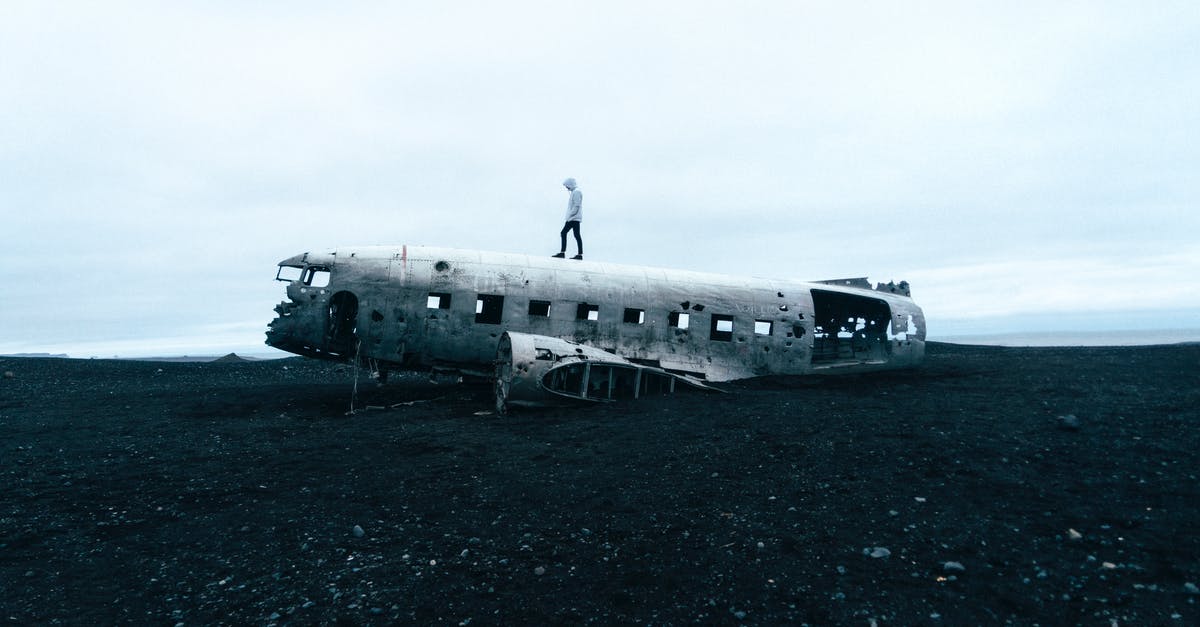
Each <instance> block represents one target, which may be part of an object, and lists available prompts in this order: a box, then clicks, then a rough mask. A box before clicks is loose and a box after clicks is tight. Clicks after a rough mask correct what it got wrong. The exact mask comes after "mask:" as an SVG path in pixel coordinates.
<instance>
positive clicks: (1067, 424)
mask: <svg viewBox="0 0 1200 627" xmlns="http://www.w3.org/2000/svg"><path fill="white" fill-rule="evenodd" d="M1057 420H1058V426H1059V427H1062V428H1063V429H1066V430H1067V431H1078V430H1079V418H1076V417H1075V414H1067V415H1065V416H1059V417H1058V418H1057Z"/></svg>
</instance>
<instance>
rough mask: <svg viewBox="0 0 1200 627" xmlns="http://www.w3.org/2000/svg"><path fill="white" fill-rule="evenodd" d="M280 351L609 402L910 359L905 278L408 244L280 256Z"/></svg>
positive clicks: (501, 398) (522, 401)
mask: <svg viewBox="0 0 1200 627" xmlns="http://www.w3.org/2000/svg"><path fill="white" fill-rule="evenodd" d="M276 279H277V280H280V281H285V282H287V297H288V300H286V301H284V302H282V303H280V304H279V305H277V306H276V308H275V311H276V313H277V314H279V315H278V317H277V318H276V319H275V320H274V321H272V322H271V323H270V326H269V328H268V330H267V344H269V345H271V346H274V347H276V348H279V349H281V350H284V351H288V352H291V353H295V354H297V355H304V356H307V357H315V358H319V359H332V360H338V361H349V362H357V363H362V361H364V360H369V361H371V362H372V363H373V364H374V365H375V367H376V368H377V369H378V371H379V372H380V376H381V378H383V379H386V375H387V372H388V371H389V370H401V369H421V370H434V371H456V372H460V373H464V374H468V375H475V376H486V377H490V378H493V379H494V381H495V388H496V405H497V409H499V410H500V411H503V410H505V409H507V408H508V407H509V406H512V405H526V406H533V405H545V404H553V403H556V402H566V401H583V402H588V401H590V402H611V401H615V400H621V399H627V398H629V399H631V398H638V397H641V396H645V395H648V394H662V393H670V392H673V391H675V390H676V389H677V388H679V387H687V388H708V387H709V386H708V385H707V384H708V383H711V382H722V381H731V380H734V379H743V378H747V377H754V376H760V375H767V374H796V375H806V374H834V373H846V372H864V371H872V370H884V369H893V368H904V367H910V366H915V365H917V364H919V363H920V362H921V359H922V358H923V356H924V353H925V318H924V315H923V313H922V311H921V308H920V307H918V306H917V305H916V304H915V303H913V301H912V299H911V297H910V294H909V287H908V284H907V283H905V282H901V283H899V284H896V283H887V284H882V283H881V284H878V285H876V286H874V287H872V286H871V284H870V283H868V282H867V280H866V279H841V280H832V281H816V282H801V281H784V280H769V279H758V278H745V277H736V276H729V275H722V274H705V273H698V272H688V271H681V270H667V269H661V268H650V267H643V266H629V265H618V264H609V263H599V262H593V261H563V260H560V259H552V258H541V257H531V256H528V255H519V254H509V253H495V252H481V251H472V250H455V249H448V248H432V247H418V246H402V247H400V248H390V247H365V248H353V249H345V250H337V251H333V252H329V253H321V254H314V253H304V254H301V255H296V256H295V257H290V258H288V259H285V260H283V261H281V262H279V267H278V271H277V273H276Z"/></svg>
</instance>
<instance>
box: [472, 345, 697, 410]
mask: <svg viewBox="0 0 1200 627" xmlns="http://www.w3.org/2000/svg"><path fill="white" fill-rule="evenodd" d="M495 385H496V411H498V412H500V413H504V412H506V411H507V410H508V408H509V407H513V406H522V407H545V406H552V405H563V404H567V403H571V402H592V403H610V402H614V401H619V400H631V399H637V398H641V397H643V396H650V395H661V394H670V393H673V392H675V391H676V389H682V388H695V389H702V390H710V391H718V390H716V388H712V387H709V386H707V385H705V384H703V383H701V382H700V381H698V380H696V379H692V378H690V377H686V376H684V375H680V374H675V373H671V372H667V371H666V370H663V369H661V368H654V367H651V366H643V365H641V364H636V363H633V362H631V361H629V360H627V359H625V358H623V357H620V356H618V355H614V354H612V353H609V352H608V351H605V350H601V349H598V348H594V347H591V346H585V345H583V344H577V343H575V342H571V341H568V340H564V339H560V338H555V337H548V336H545V335H531V334H528V333H517V332H514V331H507V332H505V333H504V334H503V335H501V336H500V344H499V346H498V347H497V349H496V382H495Z"/></svg>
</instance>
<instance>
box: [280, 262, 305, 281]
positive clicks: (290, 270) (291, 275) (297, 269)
mask: <svg viewBox="0 0 1200 627" xmlns="http://www.w3.org/2000/svg"><path fill="white" fill-rule="evenodd" d="M303 274H304V268H303V267H301V266H279V272H276V273H275V280H276V281H287V282H288V283H291V282H292V281H299V280H300V276H301V275H303Z"/></svg>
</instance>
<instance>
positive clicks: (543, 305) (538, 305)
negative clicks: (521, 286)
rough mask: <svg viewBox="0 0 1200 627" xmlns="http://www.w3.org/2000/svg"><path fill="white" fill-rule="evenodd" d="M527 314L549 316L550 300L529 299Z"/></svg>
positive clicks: (541, 316)
mask: <svg viewBox="0 0 1200 627" xmlns="http://www.w3.org/2000/svg"><path fill="white" fill-rule="evenodd" d="M529 315H531V316H538V317H540V318H549V317H550V301H548V300H531V301H529Z"/></svg>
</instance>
